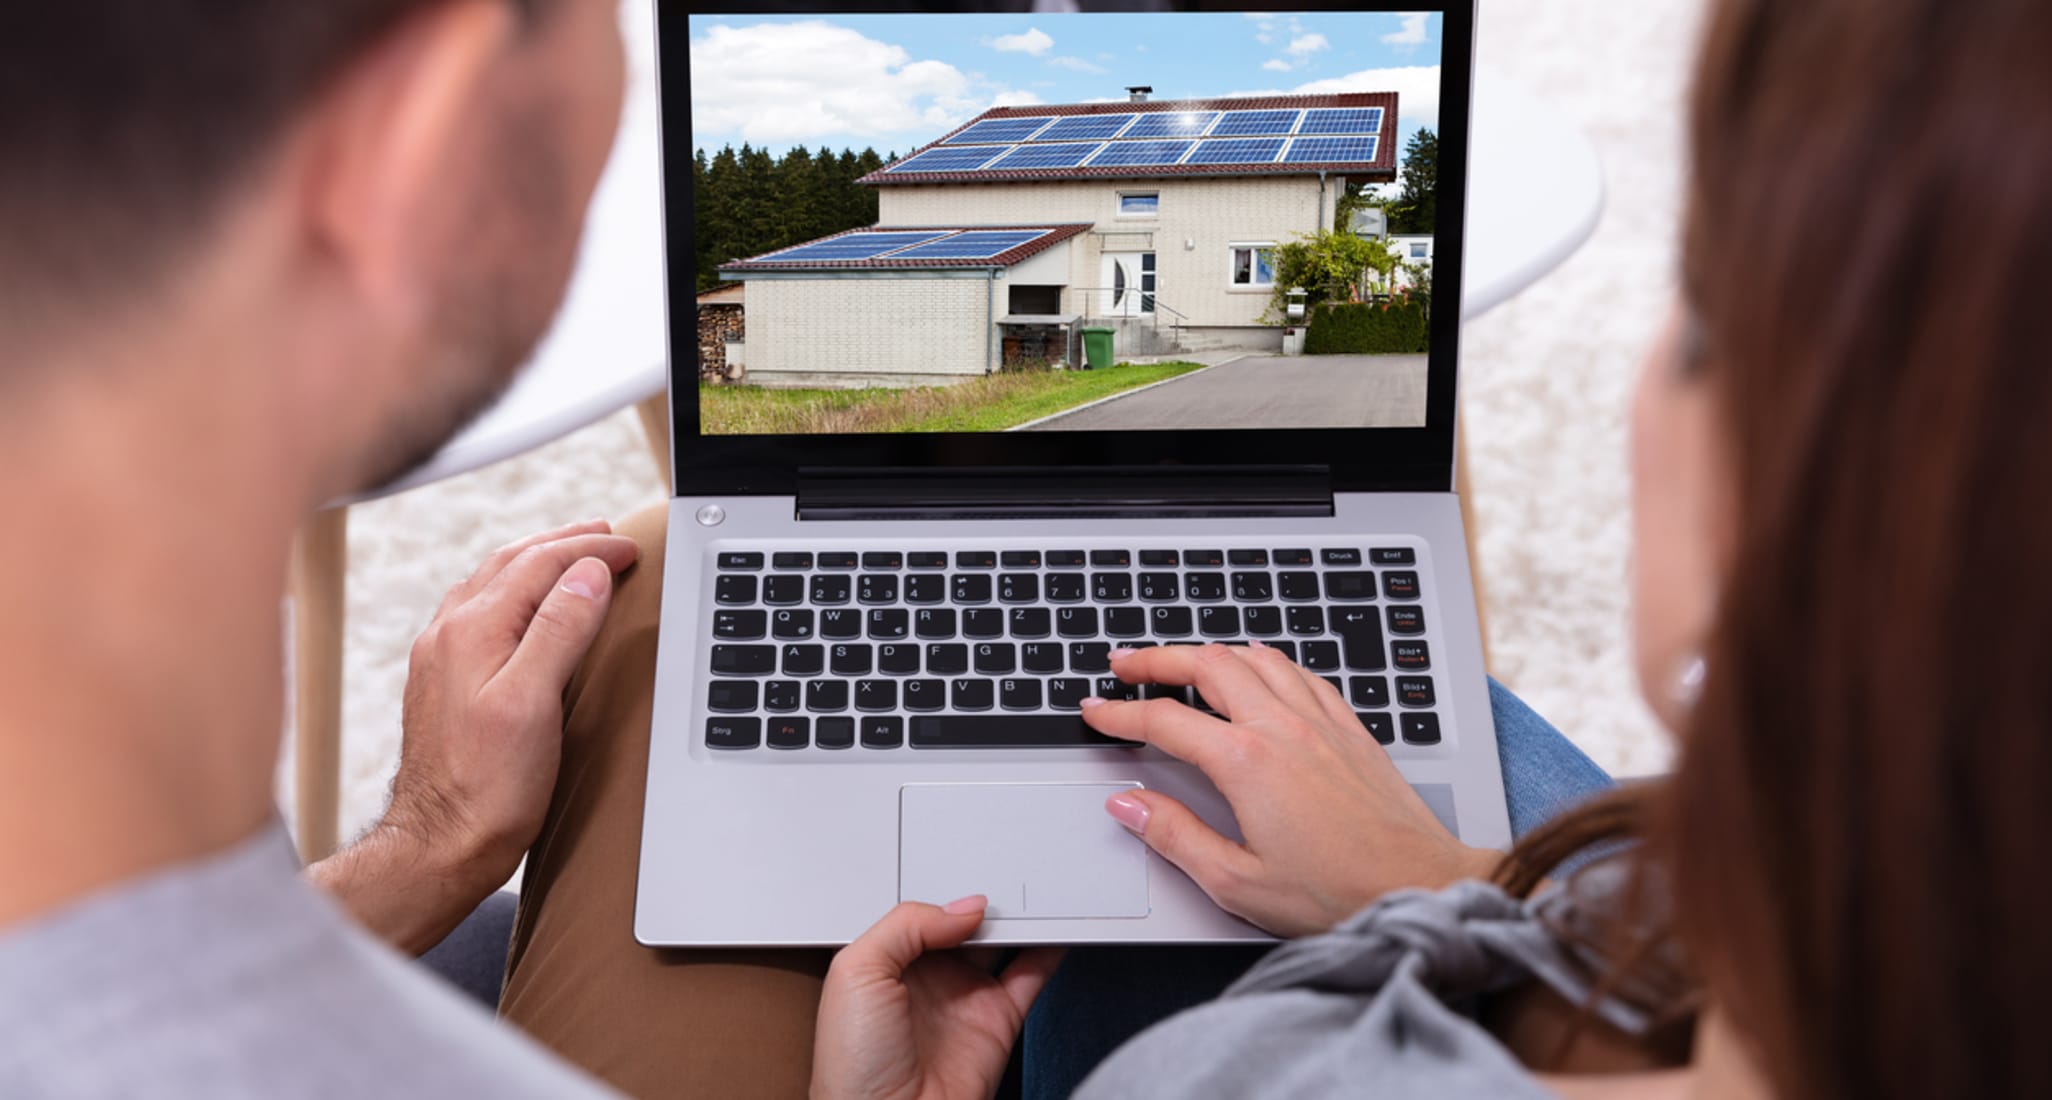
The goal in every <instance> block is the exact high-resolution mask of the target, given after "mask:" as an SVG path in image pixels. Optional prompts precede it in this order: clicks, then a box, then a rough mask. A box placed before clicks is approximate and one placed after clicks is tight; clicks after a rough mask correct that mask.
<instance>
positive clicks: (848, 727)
mask: <svg viewBox="0 0 2052 1100" xmlns="http://www.w3.org/2000/svg"><path fill="white" fill-rule="evenodd" d="M812 743H813V744H814V745H816V746H818V747H820V748H822V749H845V748H848V747H850V746H852V745H854V744H855V719H853V718H822V719H820V720H819V721H818V722H816V723H814V724H813V727H812Z"/></svg>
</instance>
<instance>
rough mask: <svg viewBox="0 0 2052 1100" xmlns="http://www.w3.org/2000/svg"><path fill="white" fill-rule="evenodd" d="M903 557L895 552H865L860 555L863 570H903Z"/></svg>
mask: <svg viewBox="0 0 2052 1100" xmlns="http://www.w3.org/2000/svg"><path fill="white" fill-rule="evenodd" d="M904 567H905V555H903V554H900V553H898V552H897V551H896V550H865V551H863V553H862V568H864V569H903V568H904Z"/></svg>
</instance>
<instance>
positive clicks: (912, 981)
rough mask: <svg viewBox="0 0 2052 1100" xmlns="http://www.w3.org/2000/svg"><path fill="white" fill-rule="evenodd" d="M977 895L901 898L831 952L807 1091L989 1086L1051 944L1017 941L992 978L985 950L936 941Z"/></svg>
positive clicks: (964, 1092)
mask: <svg viewBox="0 0 2052 1100" xmlns="http://www.w3.org/2000/svg"><path fill="white" fill-rule="evenodd" d="M985 904H986V903H985V900H984V899H983V898H982V897H971V898H963V899H962V900H960V901H955V902H950V903H948V904H947V905H946V906H932V905H921V904H919V903H918V902H910V901H908V902H905V903H904V904H902V905H899V906H898V907H897V908H896V909H893V910H891V911H890V912H889V913H888V914H886V915H885V916H884V918H883V919H882V920H880V921H878V922H877V923H876V925H875V926H874V927H872V928H871V929H870V930H869V931H867V932H865V933H863V934H862V938H861V939H858V940H856V941H855V942H854V943H851V944H849V945H848V946H847V947H846V948H844V949H843V950H842V951H841V953H840V954H839V955H837V956H835V957H834V964H833V967H832V969H830V970H828V971H827V979H826V990H825V993H824V994H823V995H822V996H821V998H820V1002H819V1028H818V1032H817V1036H816V1038H815V1039H814V1040H813V1055H812V1095H813V1096H814V1097H816V1098H825V1097H834V1098H840V1097H848V1098H855V1097H861V1098H864V1100H880V1098H889V1100H915V1098H920V1100H955V1098H967V1097H976V1098H978V1100H981V1098H984V1097H988V1096H990V1095H991V1094H992V1093H993V1092H995V1091H996V1090H997V1086H998V1082H999V1081H1000V1080H1001V1079H1002V1078H1003V1077H1004V1073H1005V1062H1006V1060H1007V1059H1009V1058H1010V1057H1011V1053H1012V1043H1013V1042H1014V1041H1015V1040H1016V1039H1018V1037H1019V1029H1020V1027H1021V1026H1022V1025H1024V1024H1025V1022H1026V1010H1027V1009H1028V1008H1030V1007H1032V1004H1033V998H1035V997H1037V996H1039V995H1040V990H1041V987H1042V986H1044V985H1046V984H1047V979H1048V977H1049V975H1051V974H1053V973H1054V969H1055V966H1056V965H1057V964H1058V963H1059V962H1060V961H1061V952H1060V951H1059V950H1056V949H1053V948H1033V949H1031V950H1027V951H1024V952H1022V953H1021V954H1020V955H1019V957H1018V958H1016V959H1014V960H1012V963H1011V965H1010V966H1007V967H1005V969H1004V971H1003V972H1002V973H999V974H998V975H997V976H995V977H992V976H991V972H990V966H989V963H990V961H991V958H992V956H990V954H989V953H988V952H982V951H978V952H967V951H947V950H946V949H948V948H952V947H960V946H961V945H962V944H963V943H964V942H965V941H967V940H968V939H969V937H970V935H971V934H973V933H974V932H975V931H976V929H977V926H978V925H981V924H982V923H983V910H984V906H985ZM930 952H944V953H942V954H931V953H930Z"/></svg>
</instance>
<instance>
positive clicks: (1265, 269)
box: [1233, 244, 1275, 287]
mask: <svg viewBox="0 0 2052 1100" xmlns="http://www.w3.org/2000/svg"><path fill="white" fill-rule="evenodd" d="M1233 285H1234V286H1244V287H1269V286H1274V285H1275V246H1274V245H1272V244H1236V245H1234V246H1233Z"/></svg>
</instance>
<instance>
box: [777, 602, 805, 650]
mask: <svg viewBox="0 0 2052 1100" xmlns="http://www.w3.org/2000/svg"><path fill="white" fill-rule="evenodd" d="M770 633H771V634H773V635H775V636H776V638H777V640H778V641H784V642H791V641H803V640H804V639H806V638H810V637H812V612H811V611H809V610H807V609H805V608H797V609H795V610H794V609H791V608H785V609H784V610H782V611H779V612H777V613H776V614H775V615H773V616H771V617H770Z"/></svg>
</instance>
